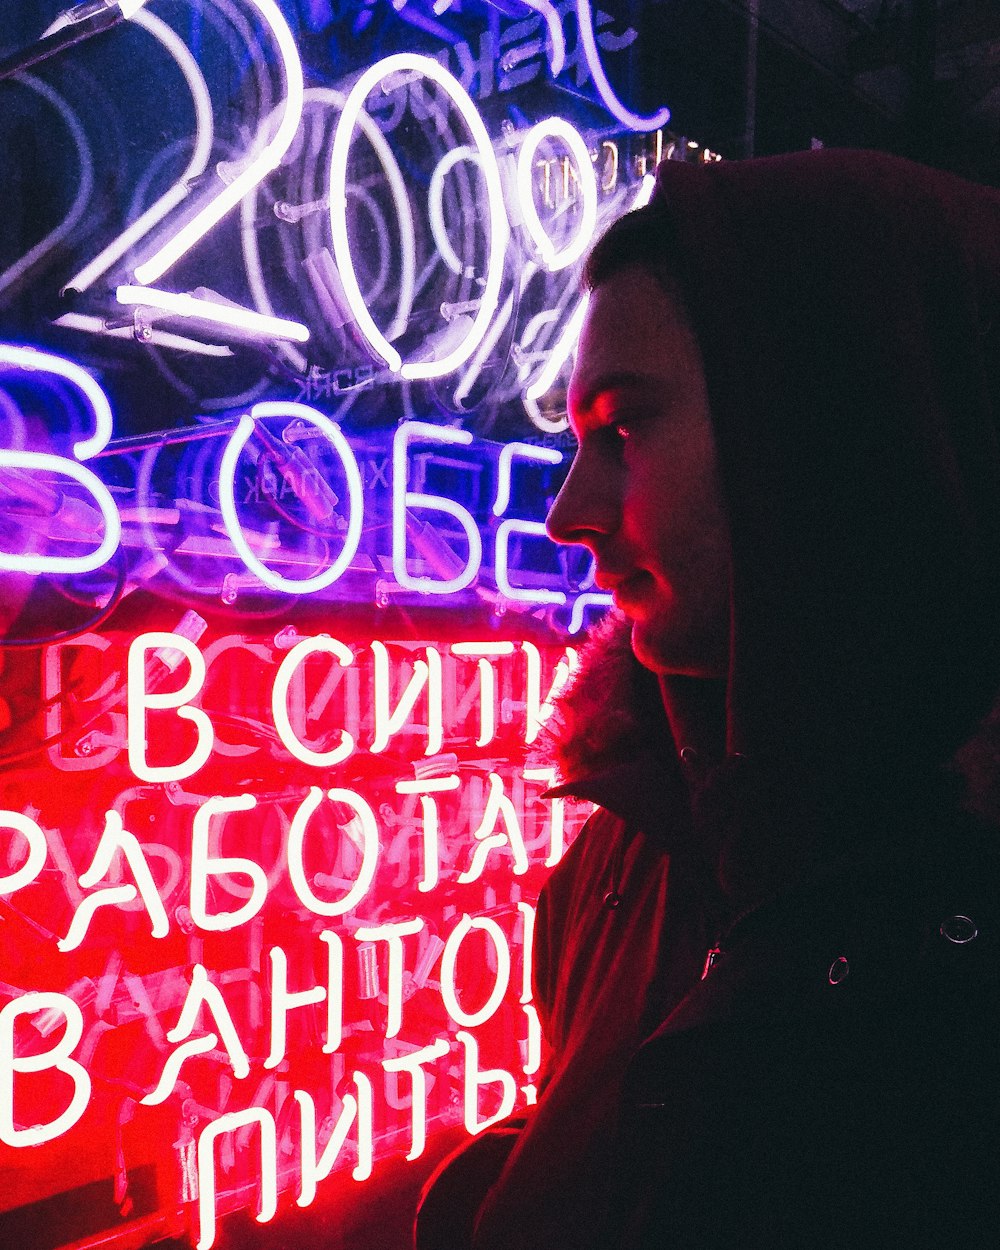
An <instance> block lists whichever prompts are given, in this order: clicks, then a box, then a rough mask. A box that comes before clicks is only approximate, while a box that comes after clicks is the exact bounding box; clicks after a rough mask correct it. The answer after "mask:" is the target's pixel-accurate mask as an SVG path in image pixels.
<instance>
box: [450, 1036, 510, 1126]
mask: <svg viewBox="0 0 1000 1250" xmlns="http://www.w3.org/2000/svg"><path fill="white" fill-rule="evenodd" d="M455 1036H456V1037H457V1038H458V1040H459V1041H460V1042H461V1043H462V1045H463V1046H464V1047H465V1085H464V1092H465V1098H464V1103H465V1131H466V1132H467V1133H469V1134H470V1135H471V1136H473V1137H474V1136H475V1135H476V1134H477V1133H481V1132H482V1131H483V1129H487V1128H489V1126H490V1125H491V1124H496V1122H497V1120H502V1119H503V1118H504V1116H508V1115H510V1113H511V1112H512V1111H513V1110H514V1102H515V1101H516V1099H517V1082H516V1081H515V1080H514V1077H513V1076H512V1075H511V1073H510V1072H508V1071H507V1070H506V1068H486V1069H485V1070H484V1071H482V1072H480V1070H479V1043H478V1042H477V1041H476V1039H475V1038H474V1037H473V1036H472V1034H471V1033H466V1032H465V1030H464V1029H460V1030H459V1031H458V1032H457V1033H456V1034H455ZM484 1085H499V1086H500V1089H501V1094H500V1105H499V1107H498V1109H497V1110H496V1112H495V1113H494V1114H493V1115H491V1116H488V1117H487V1118H486V1119H485V1120H480V1118H479V1091H480V1090H481V1089H482V1088H483V1086H484Z"/></svg>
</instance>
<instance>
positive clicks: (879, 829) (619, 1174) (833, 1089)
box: [417, 152, 1000, 1250]
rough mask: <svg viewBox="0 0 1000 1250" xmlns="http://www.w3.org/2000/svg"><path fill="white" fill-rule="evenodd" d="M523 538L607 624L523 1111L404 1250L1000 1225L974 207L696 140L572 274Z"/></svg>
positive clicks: (540, 976) (963, 1236)
mask: <svg viewBox="0 0 1000 1250" xmlns="http://www.w3.org/2000/svg"><path fill="white" fill-rule="evenodd" d="M586 283H587V285H588V287H589V289H590V291H591V297H590V305H589V309H588V314H587V320H586V322H585V325H584V328H583V332H582V335H581V340H580V346H579V351H578V356H577V363H576V367H575V369H574V373H573V379H572V383H571V386H570V391H569V415H570V421H571V424H572V427H573V430H574V432H575V434H576V436H577V439H578V444H579V446H578V451H577V455H576V458H575V460H574V462H573V466H572V468H571V470H570V473H569V476H568V478H567V480H566V483H565V485H564V487H563V489H562V491H561V493H560V495H559V497H558V499H557V500H556V502H555V504H554V505H553V508H552V511H551V513H550V517H549V530H550V533H551V535H552V537H553V538H555V539H556V540H557V541H559V542H564V543H579V544H582V545H583V546H584V547H586V548H587V550H588V551H589V552H590V553H591V554H592V556H593V558H594V561H595V565H596V578H597V584H598V585H599V586H601V587H603V588H605V589H607V590H608V591H610V592H611V593H612V594H613V596H614V599H615V605H616V606H615V611H614V612H613V613H612V615H611V617H610V618H609V620H608V621H607V622H606V623H605V625H604V627H603V628H602V629H601V630H600V631H598V633H597V636H596V637H595V639H594V641H593V644H592V647H591V653H590V655H589V657H588V659H587V661H586V663H585V664H584V666H583V668H582V669H581V672H580V675H579V677H578V679H577V681H576V683H575V685H574V687H573V689H572V691H571V692H570V695H569V697H568V698H567V699H566V700H565V702H564V704H563V706H562V708H561V712H560V723H559V727H558V734H559V736H560V741H559V743H558V746H557V752H558V755H559V759H560V764H561V768H562V773H563V776H564V778H565V781H566V784H565V786H564V787H563V789H564V791H565V792H570V793H573V794H575V795H578V796H580V797H582V798H586V799H590V800H592V801H594V802H595V803H597V804H598V811H597V812H596V813H595V815H594V817H593V818H592V819H591V821H590V822H589V823H588V826H587V828H586V829H585V830H584V832H583V833H582V834H581V836H580V837H579V839H578V840H577V841H576V843H574V845H573V846H572V847H571V849H570V850H569V852H568V853H567V855H566V856H565V858H564V859H563V861H562V862H561V864H560V865H559V866H558V868H557V869H556V870H555V872H554V873H553V876H552V878H551V879H550V881H549V883H548V885H547V886H546V888H545V891H544V892H543V896H542V898H541V900H540V903H539V912H538V926H537V931H536V939H535V959H536V964H535V984H536V998H537V1002H538V1007H539V1012H540V1016H541V1019H542V1024H543V1031H544V1034H545V1037H546V1041H547V1043H548V1059H547V1065H546V1069H545V1079H544V1082H543V1084H542V1088H541V1093H540V1097H539V1101H538V1105H537V1106H536V1107H534V1108H532V1109H531V1110H530V1112H529V1114H528V1115H527V1116H526V1117H524V1118H523V1120H519V1121H517V1122H513V1123H511V1124H509V1125H505V1126H502V1127H501V1128H499V1129H498V1130H497V1131H496V1132H495V1133H493V1134H491V1135H484V1137H483V1138H480V1139H477V1141H476V1142H475V1143H473V1145H472V1146H471V1147H470V1148H468V1149H467V1150H466V1151H465V1152H464V1153H463V1154H461V1155H459V1156H458V1157H457V1158H455V1159H453V1160H452V1161H450V1162H449V1163H448V1164H446V1165H445V1166H444V1168H443V1169H442V1170H441V1172H440V1173H439V1176H438V1178H437V1180H436V1182H434V1183H432V1185H431V1187H430V1189H429V1192H428V1194H427V1196H426V1198H425V1202H424V1207H423V1212H422V1215H421V1217H420V1218H419V1220H418V1239H417V1244H418V1246H419V1247H420V1248H421V1250H438V1248H439V1247H441V1248H443V1247H445V1246H447V1247H449V1248H450V1250H461V1248H462V1247H466V1246H468V1247H475V1250H527V1248H528V1247H531V1248H533V1250H543V1248H544V1250H553V1248H554V1247H559V1248H562V1247H565V1248H566V1250H570V1248H572V1250H586V1248H589V1247H594V1250H596V1248H597V1247H600V1248H601V1250H653V1248H654V1247H655V1248H657V1250H660V1248H663V1247H673V1246H683V1245H691V1246H697V1247H699V1250H723V1248H727V1250H735V1248H737V1247H756V1246H768V1247H773V1246H788V1247H802V1248H807V1247H808V1248H809V1250H817V1248H829V1250H833V1247H837V1248H838V1250H842V1248H844V1247H852V1248H854V1250H856V1248H857V1247H871V1248H872V1250H874V1248H875V1247H880V1248H881V1247H900V1248H901V1250H902V1248H903V1247H906V1248H908V1250H912V1248H913V1247H916V1246H928V1247H929V1246H932V1245H933V1246H939V1245H941V1244H956V1245H962V1246H965V1247H986V1246H995V1245H996V1244H997V1243H998V1240H1000V1199H998V1197H997V1193H998V1191H997V1187H996V1184H995V1179H994V1175H993V1174H994V1171H995V1163H994V1161H995V1159H996V1152H997V1144H998V1136H1000V1129H998V1124H1000V1119H998V1117H1000V1097H998V1094H1000V1063H998V1060H1000V1049H998V1043H997V1040H996V1030H995V1026H994V1024H993V1021H995V1019H997V1018H1000V1010H998V1008H1000V1001H998V999H1000V994H998V980H1000V962H998V956H1000V951H998V948H997V947H998V931H1000V904H998V899H1000V894H998V885H1000V871H998V844H997V832H998V831H997V824H998V823H1000V818H998V816H1000V785H998V783H997V778H998V768H997V759H998V752H997V749H996V743H995V730H994V728H993V725H994V721H993V719H991V718H990V716H989V713H990V710H991V707H992V706H993V703H994V699H995V697H996V695H997V691H998V689H1000V446H998V441H1000V440H998V424H1000V412H998V408H1000V367H998V360H997V352H998V344H1000V334H998V333H997V326H998V325H1000V320H998V319H1000V195H998V194H997V193H995V192H991V191H987V190H985V189H983V188H978V187H975V186H972V185H971V184H968V183H965V182H963V181H961V180H959V179H956V178H953V177H950V176H948V175H944V174H940V173H937V172H934V171H931V170H928V169H924V168H922V167H920V166H917V165H914V164H910V163H908V162H905V161H901V160H898V159H895V158H891V157H886V156H881V155H879V154H876V153H870V152H818V153H803V154H795V155H791V156H787V157H777V158H771V159H765V160H760V161H748V162H742V163H733V164H716V165H711V166H703V167H695V166H689V165H685V164H675V163H672V162H667V163H665V164H664V165H663V166H661V168H660V171H659V174H658V187H657V192H656V195H655V196H654V199H653V201H652V203H651V205H650V206H649V207H648V208H646V209H643V210H640V211H639V212H636V213H634V214H630V215H629V216H628V217H626V218H623V219H622V220H621V221H619V222H618V223H616V224H615V225H614V226H612V228H611V230H610V231H609V232H608V234H607V235H605V237H604V238H603V239H602V240H601V241H600V242H599V243H598V245H597V247H596V248H595V250H594V252H593V254H592V255H591V257H590V260H589V262H588V266H587V271H586Z"/></svg>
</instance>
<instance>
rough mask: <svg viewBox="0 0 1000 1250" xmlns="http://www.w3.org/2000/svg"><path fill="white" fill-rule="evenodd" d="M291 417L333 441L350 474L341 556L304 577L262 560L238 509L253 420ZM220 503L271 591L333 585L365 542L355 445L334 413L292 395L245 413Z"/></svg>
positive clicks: (232, 535)
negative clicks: (239, 466) (239, 468)
mask: <svg viewBox="0 0 1000 1250" xmlns="http://www.w3.org/2000/svg"><path fill="white" fill-rule="evenodd" d="M275 416H289V417H296V418H298V419H299V420H301V421H306V422H308V423H309V424H310V425H314V426H316V428H317V429H318V430H319V431H320V432H321V433H322V434H323V435H324V437H325V438H327V439H328V440H329V441H330V442H331V443H332V444H333V447H334V449H335V450H336V452H337V455H338V456H339V457H340V462H341V464H342V465H343V466H344V475H345V477H346V478H347V501H348V510H349V516H348V522H347V534H346V535H345V537H344V546H343V548H342V549H341V552H340V555H339V556H337V558H336V560H334V562H333V563H332V564H331V565H330V567H329V568H328V569H324V570H323V572H322V573H317V574H316V575H315V576H314V577H303V578H301V579H297V578H290V577H282V575H281V574H280V573H275V572H274V571H273V570H271V569H269V568H268V567H267V565H266V564H264V563H263V561H262V560H260V559H259V558H258V557H257V555H256V553H255V552H254V550H253V548H252V547H251V546H250V544H249V543H248V542H247V540H246V538H245V537H244V534H243V527H242V525H241V524H240V518H239V516H238V514H237V512H236V463H237V461H238V460H239V456H240V452H241V451H242V450H243V448H244V447H245V446H246V445H247V442H248V441H249V439H250V435H251V434H252V433H253V429H254V422H255V421H256V420H257V418H258V417H275ZM219 508H220V510H221V512H222V519H223V521H224V522H225V525H226V532H227V533H228V535H229V539H230V542H232V544H233V546H234V547H235V548H236V550H237V552H238V553H239V556H240V559H241V560H242V561H243V563H244V564H245V565H246V566H247V568H248V569H249V570H250V572H251V573H253V574H254V576H255V577H258V578H260V580H261V581H262V582H263V583H264V585H265V586H270V587H271V589H272V590H282V591H285V592H286V593H287V594H290V595H308V594H311V593H312V592H313V591H316V590H322V589H323V588H324V587H325V586H329V585H331V584H332V583H333V582H335V581H336V580H337V578H338V577H340V576H341V574H342V573H343V572H344V570H345V569H346V568H347V567H348V565H349V564H350V563H351V561H352V560H353V559H354V556H355V554H356V552H357V550H358V543H359V542H360V541H361V526H362V522H363V520H364V500H363V496H362V490H361V470H360V469H359V468H358V462H357V460H356V459H355V456H354V452H353V451H352V450H351V445H350V443H349V442H348V441H347V439H346V438H345V437H344V435H343V434H342V433H341V432H340V429H339V427H338V426H336V425H335V424H334V423H333V422H332V421H331V420H330V418H329V417H325V416H324V415H323V414H322V413H321V412H317V411H316V409H315V408H310V407H309V406H308V405H307V404H296V403H292V402H291V401H288V400H279V401H274V402H270V403H265V404H255V405H254V406H253V408H252V409H251V410H250V415H249V416H243V417H241V418H240V422H239V425H238V426H237V427H236V429H235V430H234V431H233V434H232V436H231V438H230V439H229V442H228V443H227V444H226V450H225V452H224V453H223V456H222V463H221V464H220V466H219Z"/></svg>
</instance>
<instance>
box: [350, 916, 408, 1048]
mask: <svg viewBox="0 0 1000 1250" xmlns="http://www.w3.org/2000/svg"><path fill="white" fill-rule="evenodd" d="M423 927H424V922H423V920H421V919H419V918H418V919H416V920H397V921H394V922H390V923H388V924H379V925H366V926H364V927H363V928H360V929H355V930H354V936H355V937H356V938H357V939H358V941H359V942H385V943H386V945H387V946H388V948H389V970H388V975H387V978H386V980H387V987H386V1000H387V1001H386V1026H385V1035H386V1038H390V1037H396V1036H397V1034H398V1033H399V1030H400V1028H401V1027H402V1023H403V953H404V952H403V938H404V937H412V936H414V935H415V934H417V933H420V932H421V930H422V929H423Z"/></svg>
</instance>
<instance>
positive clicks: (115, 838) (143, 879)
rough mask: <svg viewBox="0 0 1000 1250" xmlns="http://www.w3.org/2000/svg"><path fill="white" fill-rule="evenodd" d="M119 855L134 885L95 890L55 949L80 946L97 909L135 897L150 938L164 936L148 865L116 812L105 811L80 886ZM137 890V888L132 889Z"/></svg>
mask: <svg viewBox="0 0 1000 1250" xmlns="http://www.w3.org/2000/svg"><path fill="white" fill-rule="evenodd" d="M118 852H121V854H122V855H123V856H124V857H125V862H126V863H127V864H128V866H129V868H131V870H132V876H133V877H134V878H135V882H136V884H135V885H109V886H105V888H104V889H103V890H97V891H96V892H95V893H93V894H91V895H89V896H88V897H87V898H85V899H84V900H83V902H82V903H81V904H80V906H79V907H78V908H77V910H76V912H75V913H74V915H73V921H72V923H71V924H70V927H69V933H67V935H66V936H65V937H64V938H62V939H61V940H60V941H59V942H58V943H57V946H58V947H59V949H60V950H61V951H72V950H76V948H77V947H78V946H79V945H80V943H81V942H82V941H83V939H84V938H85V937H86V935H87V930H88V928H89V927H90V921H91V918H92V917H93V915H94V913H95V912H96V911H97V909H98V908H99V907H121V906H122V905H123V904H125V903H131V902H132V901H133V899H135V898H136V896H137V895H138V896H139V897H141V899H142V901H143V903H144V904H145V906H146V911H147V913H148V915H149V918H150V920H151V921H152V930H151V931H152V935H153V937H155V938H162V937H166V936H167V933H168V931H169V929H170V922H169V921H168V920H167V913H166V909H165V908H164V906H163V901H162V899H161V898H160V896H159V894H158V893H157V889H156V882H155V881H154V880H153V874H152V873H151V872H150V870H149V864H148V863H147V862H146V857H145V855H144V854H143V852H142V847H141V846H140V845H139V840H138V838H137V837H136V836H135V834H134V833H129V832H128V831H127V830H126V829H125V827H124V826H123V824H122V818H121V816H120V815H119V814H118V812H116V811H113V810H112V811H108V812H107V813H106V814H105V817H104V832H103V833H102V834H101V840H100V842H98V844H97V849H96V850H95V851H94V858H93V861H92V863H91V865H90V867H89V868H88V869H87V871H86V872H85V873H83V874H82V875H81V876H80V885H81V887H82V888H83V889H85V890H89V889H90V887H91V886H93V885H96V884H97V882H98V881H100V880H101V878H102V877H103V876H105V875H106V874H107V872H108V870H109V869H110V867H111V864H112V861H113V860H114V858H115V856H116V855H117V854H118ZM136 887H138V889H137V888H136Z"/></svg>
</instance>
